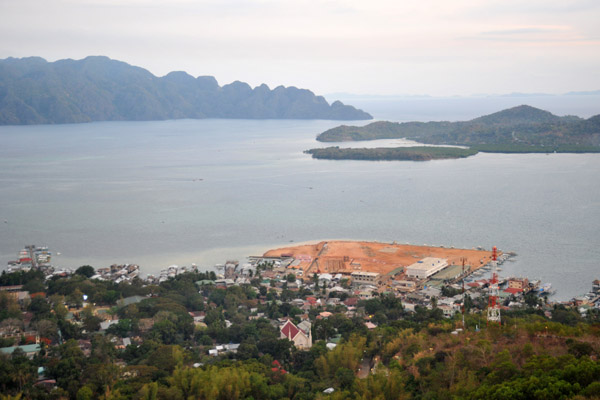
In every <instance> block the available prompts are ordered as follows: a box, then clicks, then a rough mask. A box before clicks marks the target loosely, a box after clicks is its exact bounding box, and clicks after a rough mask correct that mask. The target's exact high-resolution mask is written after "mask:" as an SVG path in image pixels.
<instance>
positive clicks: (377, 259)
mask: <svg viewBox="0 0 600 400" xmlns="http://www.w3.org/2000/svg"><path fill="white" fill-rule="evenodd" d="M264 257H273V258H293V259H294V261H293V262H292V263H291V264H290V265H289V267H292V268H298V269H301V270H302V271H303V272H304V276H308V275H310V274H313V273H317V274H322V273H329V274H338V273H340V274H352V273H353V272H357V271H363V272H374V273H378V274H380V275H381V276H390V277H391V276H394V277H395V279H401V278H402V277H404V276H406V269H407V268H408V267H409V266H411V265H413V264H416V263H419V262H421V260H424V259H441V260H444V261H445V263H447V266H448V267H451V266H458V265H461V266H462V264H463V261H464V265H466V266H467V267H468V269H469V272H473V271H475V270H477V269H479V268H481V267H483V266H485V265H486V264H487V263H489V262H490V261H491V259H492V252H491V251H487V250H474V249H472V250H469V249H454V248H446V247H435V246H415V245H408V244H396V243H380V242H359V241H341V240H332V241H322V242H319V243H314V244H303V245H297V246H290V247H283V248H279V249H274V250H269V251H267V252H266V253H265V254H264Z"/></svg>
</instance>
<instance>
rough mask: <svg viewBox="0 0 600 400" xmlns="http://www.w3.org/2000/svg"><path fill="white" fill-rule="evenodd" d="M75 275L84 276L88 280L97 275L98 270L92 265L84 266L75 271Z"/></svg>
mask: <svg viewBox="0 0 600 400" xmlns="http://www.w3.org/2000/svg"><path fill="white" fill-rule="evenodd" d="M75 273H76V274H78V275H83V276H85V277H86V278H91V277H92V276H94V275H96V270H95V269H94V267H92V266H91V265H82V266H81V267H79V268H77V269H76V270H75Z"/></svg>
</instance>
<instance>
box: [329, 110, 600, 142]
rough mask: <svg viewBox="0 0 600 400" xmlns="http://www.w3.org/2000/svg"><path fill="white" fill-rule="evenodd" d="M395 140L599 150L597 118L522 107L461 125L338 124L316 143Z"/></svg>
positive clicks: (447, 123)
mask: <svg viewBox="0 0 600 400" xmlns="http://www.w3.org/2000/svg"><path fill="white" fill-rule="evenodd" d="M396 138H408V139H412V140H416V141H418V142H421V143H427V144H448V145H464V146H479V145H492V144H494V145H496V144H502V145H509V144H510V145H515V146H525V147H530V148H531V146H535V147H541V146H543V147H544V148H548V147H550V148H553V147H556V146H559V147H560V146H565V145H566V146H588V148H592V149H596V151H597V150H598V148H599V147H600V115H596V116H594V117H591V118H589V119H581V118H579V117H574V116H566V117H558V116H556V115H553V114H551V113H549V112H547V111H543V110H539V109H537V108H534V107H530V106H525V105H523V106H518V107H514V108H511V109H508V110H504V111H500V112H497V113H494V114H491V115H487V116H483V117H479V118H475V119H473V120H470V121H464V122H445V121H444V122H405V123H395V122H386V121H379V122H373V123H371V124H368V125H366V126H364V127H356V126H346V125H342V126H339V127H336V128H333V129H330V130H328V131H325V132H323V133H321V134H320V135H319V136H318V137H317V140H319V141H323V142H342V141H354V140H373V139H396ZM565 151H567V150H566V148H565Z"/></svg>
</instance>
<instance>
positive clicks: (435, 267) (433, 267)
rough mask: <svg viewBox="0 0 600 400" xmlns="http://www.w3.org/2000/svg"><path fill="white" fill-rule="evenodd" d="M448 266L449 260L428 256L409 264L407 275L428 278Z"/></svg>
mask: <svg viewBox="0 0 600 400" xmlns="http://www.w3.org/2000/svg"><path fill="white" fill-rule="evenodd" d="M447 266H448V261H446V260H444V259H443V258H434V257H427V258H424V259H422V260H421V261H417V262H416V263H414V264H412V265H409V266H408V267H407V268H406V275H407V276H409V277H410V278H417V279H427V278H429V277H430V276H431V275H433V274H435V273H436V272H439V271H441V270H443V269H444V268H446V267H447Z"/></svg>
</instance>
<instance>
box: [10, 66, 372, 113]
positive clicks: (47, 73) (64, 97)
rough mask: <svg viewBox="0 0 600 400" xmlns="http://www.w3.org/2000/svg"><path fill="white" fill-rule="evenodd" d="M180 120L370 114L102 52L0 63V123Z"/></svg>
mask: <svg viewBox="0 0 600 400" xmlns="http://www.w3.org/2000/svg"><path fill="white" fill-rule="evenodd" d="M182 118H195V119H201V118H243V119H329V120H365V119H372V117H371V115H369V114H368V113H366V112H364V111H362V110H357V109H356V108H354V107H352V106H348V105H344V104H343V103H341V102H339V101H335V102H333V103H332V104H329V103H328V102H327V101H326V100H325V99H324V98H323V97H322V96H316V95H315V94H314V93H313V92H311V91H309V90H305V89H298V88H296V87H284V86H278V87H276V88H275V89H272V90H271V89H270V88H269V87H268V86H267V85H265V84H262V85H260V86H257V87H255V88H251V87H250V86H249V85H248V84H247V83H244V82H239V81H235V82H233V83H230V84H228V85H224V86H219V84H218V83H217V80H216V79H215V78H214V77H212V76H199V77H197V78H195V77H193V76H191V75H188V74H187V73H185V72H181V71H177V72H171V73H169V74H167V75H166V76H163V77H157V76H154V75H153V74H152V73H150V72H149V71H147V70H145V69H143V68H139V67H135V66H131V65H129V64H126V63H124V62H121V61H117V60H112V59H110V58H108V57H87V58H85V59H83V60H71V59H68V60H59V61H56V62H47V61H46V60H44V59H43V58H39V57H29V58H20V59H17V58H7V59H4V60H0V125H24V124H63V123H79V122H91V121H149V120H166V119H182Z"/></svg>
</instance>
